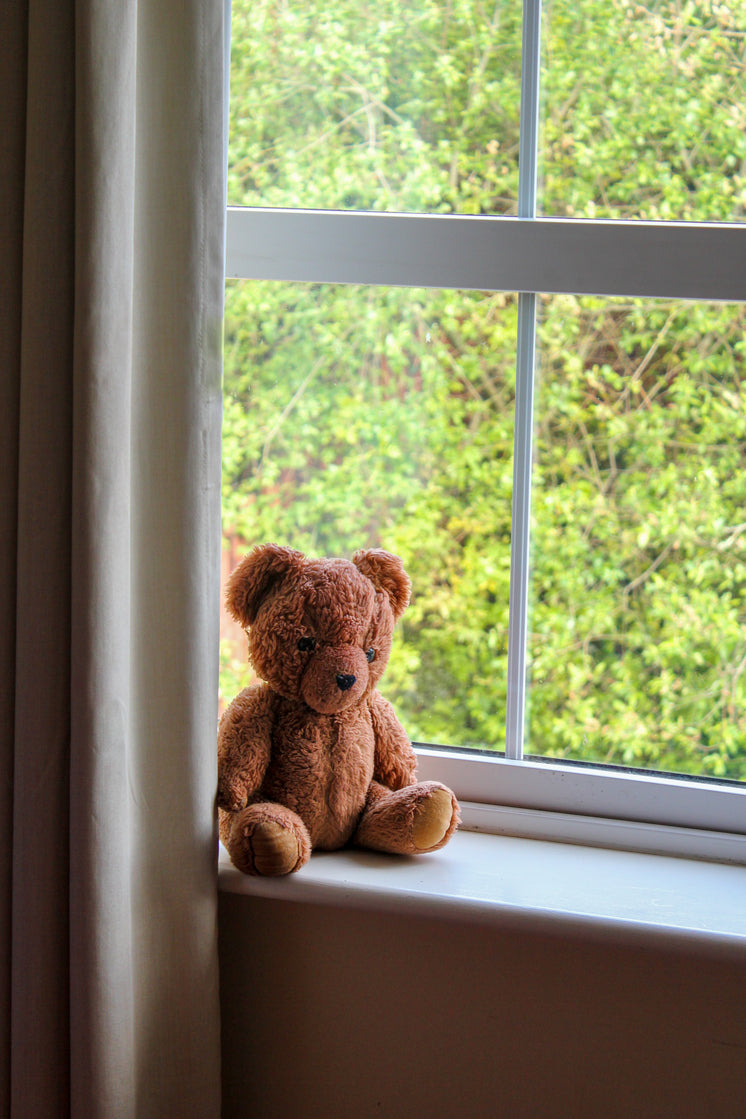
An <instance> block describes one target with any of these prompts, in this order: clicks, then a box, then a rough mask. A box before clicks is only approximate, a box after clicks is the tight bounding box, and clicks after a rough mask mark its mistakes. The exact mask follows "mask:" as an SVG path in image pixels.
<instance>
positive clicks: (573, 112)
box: [224, 0, 746, 833]
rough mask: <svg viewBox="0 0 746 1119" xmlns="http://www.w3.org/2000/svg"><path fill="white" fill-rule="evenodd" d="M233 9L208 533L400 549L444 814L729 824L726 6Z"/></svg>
mask: <svg viewBox="0 0 746 1119" xmlns="http://www.w3.org/2000/svg"><path fill="white" fill-rule="evenodd" d="M233 6H234V14H233V63H232V65H233V95H232V109H231V125H232V133H231V159H230V168H229V184H230V185H229V201H230V202H231V203H232V204H231V205H230V206H229V212H228V238H227V275H228V278H229V279H228V307H227V337H226V346H227V348H226V387H227V391H226V401H225V404H226V429H225V456H226V467H225V476H226V492H225V500H224V507H225V520H226V527H227V528H228V529H230V530H231V531H233V532H234V533H235V534H236V535H237V536H238V537H242V536H243V537H244V538H245V539H249V540H255V539H267V538H273V539H278V538H282V539H283V540H284V541H286V542H288V543H295V544H296V545H297V546H299V547H302V548H306V549H310V550H313V549H318V550H319V551H321V552H325V551H330V550H331V551H346V552H349V551H350V550H351V549H352V548H354V547H357V546H361V545H367V544H380V545H382V546H388V547H391V549H392V550H397V551H399V552H400V553H401V554H402V555H403V556H404V558H405V560H406V561H407V563H408V565H409V566H410V567H411V568H412V574H413V577H414V582H415V588H416V589H417V588H418V587H420V586H423V585H424V584H426V593H424V594H422V595H421V596H420V599H419V601H418V600H417V599H415V603H414V606H413V607H412V610H411V612H410V617H409V618H408V620H407V621H406V623H405V629H404V632H403V638H404V640H401V641H400V642H399V647H398V649H397V652H396V657H395V658H394V659H392V663H391V664H390V666H389V669H388V671H387V681H389V683H390V687H389V693H390V696H391V698H392V699H394V700H395V702H396V703H397V707H398V709H399V710H400V711H402V713H403V715H404V716H405V719H404V721H405V722H406V723H407V725H408V727H409V729H410V730H411V731H412V732H413V737H415V738H418V739H421V740H422V741H423V742H425V743H431V744H432V743H436V744H440V745H438V746H432V745H430V746H427V745H426V746H424V747H423V748H422V756H421V769H424V770H425V771H427V769H428V766H430V767H432V768H433V771H434V772H435V771H437V773H438V774H441V775H442V776H443V779H444V780H448V781H450V783H451V784H452V785H453V787H454V788H455V789H456V791H457V792H458V793H459V794H460V795H461V797H462V798H464V799H466V800H468V801H475V802H494V803H498V804H506V805H508V806H510V807H511V808H512V809H516V810H526V811H537V810H547V809H550V810H556V811H560V812H562V813H564V814H565V819H568V820H569V818H570V816H572V815H578V816H583V817H587V816H594V817H607V818H613V819H629V820H634V821H638V822H645V823H647V822H651V823H662V824H667V825H675V826H678V827H682V828H688V829H701V830H713V831H716V832H725V833H742V832H743V831H744V825H743V819H744V797H745V796H746V789H745V788H744V786H743V784H742V781H743V778H744V777H746V529H745V528H744V523H743V509H744V508H746V469H744V466H745V465H746V457H745V455H744V451H745V450H746V420H745V418H744V417H745V416H746V408H744V404H745V403H746V383H744V377H746V369H745V368H744V356H745V355H746V347H744V342H743V338H744V318H745V313H744V306H743V301H744V300H745V299H746V265H745V264H744V261H746V226H744V224H743V222H742V219H743V213H744V206H745V205H746V172H745V171H744V168H745V167H746V127H744V125H745V124H746V121H744V117H743V113H744V104H746V77H745V71H744V63H743V46H744V38H745V33H744V31H743V28H744V24H745V20H746V9H744V8H743V3H742V0H731V2H730V4H728V3H726V4H724V5H719V6H716V7H713V6H710V5H682V4H680V3H673V2H672V3H668V2H663V0H660V2H658V3H656V4H655V5H654V6H653V7H652V8H642V7H640V6H636V5H633V4H631V3H629V2H627V0H613V2H612V3H611V4H609V3H604V4H601V3H599V0H580V3H577V2H574V3H572V4H570V3H569V2H567V0H553V2H552V4H551V6H550V7H549V8H548V10H547V11H546V12H545V13H544V15H543V16H542V14H541V12H540V6H539V4H538V2H535V0H526V3H525V6H524V11H523V15H522V18H520V15H521V14H520V12H519V10H518V8H517V7H516V5H515V4H514V3H512V2H508V0H498V2H497V3H496V4H495V6H494V7H491V8H489V9H488V8H486V7H484V5H483V4H482V3H481V2H480V0H460V2H459V3H457V4H455V5H448V6H447V7H446V6H444V5H442V4H441V3H439V2H436V0H430V2H424V0H422V2H421V3H418V4H416V5H411V6H409V7H406V6H403V5H402V4H401V3H399V2H394V0H383V2H382V3H379V4H377V5H375V6H374V7H370V6H368V5H367V4H365V3H363V2H362V0H341V2H340V3H339V4H337V5H335V7H334V8H333V9H330V8H328V6H327V5H321V4H315V3H310V4H309V3H307V2H304V3H302V4H301V3H299V2H296V0H283V2H282V3H280V2H279V0H262V2H260V3H259V4H257V3H252V4H251V5H248V4H246V3H244V0H234V5H233ZM288 535H290V536H292V538H291V539H288ZM363 537H364V538H363ZM434 573H437V574H434ZM407 627H408V628H407ZM232 673H233V674H234V673H235V668H234V666H232V665H231V663H230V657H229V655H227V654H226V664H225V680H226V684H225V686H226V691H232V690H234V688H235V686H236V680H235V676H234V675H232ZM392 690H393V694H391V692H392Z"/></svg>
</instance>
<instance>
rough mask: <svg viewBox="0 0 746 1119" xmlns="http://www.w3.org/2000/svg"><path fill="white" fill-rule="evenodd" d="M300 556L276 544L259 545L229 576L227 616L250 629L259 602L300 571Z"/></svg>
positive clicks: (290, 549) (302, 557)
mask: <svg viewBox="0 0 746 1119" xmlns="http://www.w3.org/2000/svg"><path fill="white" fill-rule="evenodd" d="M304 560H305V556H304V555H303V553H302V552H296V551H295V549H294V548H283V547H281V546H280V545H279V544H260V545H259V546H258V547H256V548H254V549H252V551H250V552H249V554H248V555H247V556H244V558H243V559H242V560H241V562H240V563H239V565H238V567H237V568H236V569H235V571H234V572H233V573H232V574H231V577H230V579H229V580H228V586H227V589H226V592H225V604H226V606H227V608H228V613H229V614H230V615H231V616H232V617H233V618H235V619H236V621H237V622H240V623H241V625H242V626H250V625H252V624H253V622H254V619H255V618H256V615H257V612H258V610H259V607H260V605H261V603H262V600H263V599H264V598H265V597H266V595H267V594H268V593H269V591H270V590H271V589H272V587H273V586H274V585H275V584H276V583H278V582H279V581H280V580H281V579H284V578H285V577H286V576H287V575H290V574H292V573H294V572H297V571H299V570H300V568H301V567H302V565H303V562H304Z"/></svg>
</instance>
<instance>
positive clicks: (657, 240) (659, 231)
mask: <svg viewBox="0 0 746 1119" xmlns="http://www.w3.org/2000/svg"><path fill="white" fill-rule="evenodd" d="M226 254H227V259H226V276H227V277H228V278H229V279H231V278H233V279H239V278H241V279H247V280H282V281H287V282H292V283H318V284H380V285H385V286H387V287H391V286H397V285H398V286H402V287H425V288H448V289H450V290H452V291H464V290H469V289H471V290H473V291H507V292H516V291H537V292H547V293H562V292H565V293H567V294H570V295H604V296H624V297H635V296H639V297H641V298H643V299H645V298H661V299H697V300H701V301H706V300H727V301H742V300H744V299H746V225H744V224H741V223H735V222H734V223H724V222H722V223H709V224H708V223H701V222H651V221H590V220H587V219H581V218H545V217H539V218H536V219H535V220H526V219H525V218H518V217H474V216H465V215H460V214H384V213H373V212H369V213H361V212H357V211H352V210H350V211H344V210H282V209H266V208H252V207H248V206H247V207H242V206H230V207H229V208H228V237H227V245H226Z"/></svg>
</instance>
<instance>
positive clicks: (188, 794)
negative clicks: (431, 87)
mask: <svg viewBox="0 0 746 1119" xmlns="http://www.w3.org/2000/svg"><path fill="white" fill-rule="evenodd" d="M223 23H224V16H223V0H26V2H25V3H24V2H23V0H14V2H8V3H2V4H0V103H1V104H2V111H1V112H0V191H1V192H0V394H1V395H0V657H1V658H2V659H1V662H0V736H1V737H0V765H1V766H2V770H1V776H0V829H2V831H1V834H0V984H1V985H2V987H1V989H0V1115H2V1116H5V1115H8V1116H10V1117H11V1119H37V1117H38V1119H63V1117H65V1116H68V1115H72V1116H74V1117H75V1119H78V1117H80V1119H98V1117H101V1119H120V1117H122V1119H130V1117H132V1119H134V1117H137V1119H140V1117H143V1119H147V1117H158V1119H161V1117H162V1119H191V1117H194V1119H217V1116H218V1115H219V1025H218V998H217V953H216V871H215V852H216V839H215V828H214V818H213V799H214V786H215V772H214V766H215V760H214V759H215V724H216V693H217V680H216V672H217V669H216V662H217V600H218V588H217V578H218V571H219V543H220V537H219V438H220V356H219V339H220V317H221V307H222V290H223V211H224V198H225V191H224V174H223V165H224V159H223V123H222V116H223Z"/></svg>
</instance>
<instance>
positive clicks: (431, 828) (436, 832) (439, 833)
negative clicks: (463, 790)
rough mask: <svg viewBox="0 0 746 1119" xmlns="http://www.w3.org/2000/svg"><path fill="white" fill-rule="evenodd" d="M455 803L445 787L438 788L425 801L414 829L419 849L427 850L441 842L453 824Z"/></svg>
mask: <svg viewBox="0 0 746 1119" xmlns="http://www.w3.org/2000/svg"><path fill="white" fill-rule="evenodd" d="M452 818H453V803H452V801H451V794H450V793H449V792H447V791H446V790H445V789H436V790H435V792H434V793H433V794H432V796H429V797H428V798H427V800H425V801H423V803H422V806H421V808H420V809H419V811H418V813H417V816H416V817H415V821H414V827H413V829H412V842H413V843H414V845H415V847H416V848H417V850H418V851H427V850H428V849H429V848H430V847H434V846H435V844H436V843H440V841H441V839H442V838H443V836H444V835H445V834H446V832H447V831H448V829H449V827H450V826H451V819H452Z"/></svg>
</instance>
